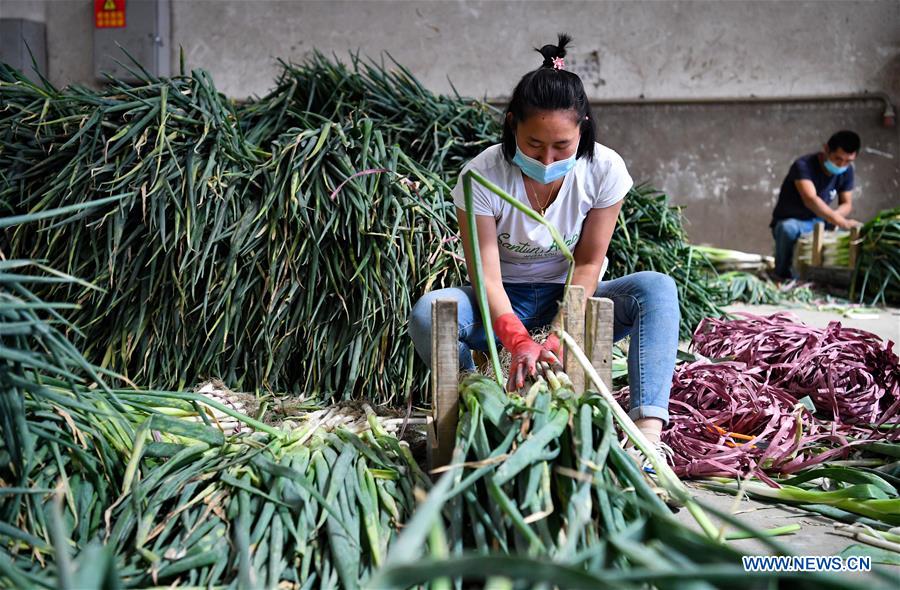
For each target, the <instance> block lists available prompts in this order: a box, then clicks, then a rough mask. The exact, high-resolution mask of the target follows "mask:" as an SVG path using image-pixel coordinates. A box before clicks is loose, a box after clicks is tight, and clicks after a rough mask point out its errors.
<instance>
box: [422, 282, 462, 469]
mask: <svg viewBox="0 0 900 590" xmlns="http://www.w3.org/2000/svg"><path fill="white" fill-rule="evenodd" d="M456 314H457V309H456V301H453V300H438V301H435V302H434V303H433V304H432V306H431V395H432V411H433V416H434V422H433V426H434V433H433V436H434V441H433V442H432V445H430V447H431V460H430V466H429V467H430V468H431V469H434V468H435V467H442V466H444V465H447V464H448V463H450V459H451V457H452V455H453V447H454V446H455V444H456V425H457V422H458V420H459V327H458V323H457V315H456Z"/></svg>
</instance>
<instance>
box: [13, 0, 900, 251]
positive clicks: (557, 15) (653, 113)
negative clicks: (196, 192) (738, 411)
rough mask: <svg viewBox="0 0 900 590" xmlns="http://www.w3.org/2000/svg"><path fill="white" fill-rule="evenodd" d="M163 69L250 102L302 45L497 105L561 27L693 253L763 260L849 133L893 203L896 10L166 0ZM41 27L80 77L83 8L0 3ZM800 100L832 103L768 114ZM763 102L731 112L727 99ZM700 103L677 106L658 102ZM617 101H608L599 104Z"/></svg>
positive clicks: (869, 208) (55, 52)
mask: <svg viewBox="0 0 900 590" xmlns="http://www.w3.org/2000/svg"><path fill="white" fill-rule="evenodd" d="M171 11H172V39H171V41H172V43H171V47H172V60H173V61H172V65H173V71H177V60H178V48H179V46H180V47H183V48H184V52H185V57H186V62H187V65H188V67H202V68H205V69H207V70H209V71H210V72H211V74H212V75H213V79H214V80H215V81H216V83H217V85H218V86H219V88H220V89H221V90H222V91H223V92H225V93H226V94H228V95H230V96H233V97H235V98H243V97H247V96H251V95H258V94H262V93H265V92H266V90H267V89H268V88H269V87H270V85H271V83H272V80H273V78H274V76H275V73H276V71H277V66H276V63H275V58H276V57H282V58H287V59H293V60H300V59H302V58H303V56H304V55H306V54H307V52H309V51H310V50H311V49H313V48H318V49H320V50H322V51H324V52H326V53H330V52H332V51H333V52H335V53H337V54H338V55H339V56H344V55H346V54H347V51H348V50H356V49H359V50H361V51H362V52H363V53H364V54H368V55H373V56H377V55H378V54H379V53H380V52H381V51H385V50H386V51H389V52H390V53H391V54H392V55H393V56H394V57H396V58H397V59H398V61H400V62H401V63H403V64H404V65H406V66H408V67H409V68H410V69H411V70H412V71H413V73H415V74H416V75H417V76H418V77H419V78H420V79H421V80H422V81H423V82H424V83H425V84H426V85H427V86H428V87H430V88H432V89H434V90H436V91H439V92H444V91H448V90H449V89H450V84H449V82H448V78H449V80H452V81H453V84H454V85H455V86H456V88H457V89H458V90H459V91H460V92H461V93H463V94H467V95H472V96H478V97H487V98H489V99H493V100H501V101H502V100H503V99H504V98H505V97H506V96H507V95H508V94H509V92H510V90H511V88H512V86H513V85H514V84H515V82H516V80H517V79H518V77H519V76H520V75H521V74H522V73H524V72H525V71H527V70H529V69H532V68H534V67H535V66H536V65H538V60H537V59H536V58H538V56H537V54H536V53H534V52H533V51H532V50H531V48H532V47H534V46H537V45H541V44H543V43H546V42H548V41H551V40H553V33H554V32H555V31H557V30H565V31H568V32H569V33H571V34H572V35H573V37H574V38H575V42H576V44H575V46H574V47H573V49H572V51H571V53H570V56H569V58H567V63H568V64H569V66H570V69H573V70H575V71H576V72H578V73H579V74H580V75H581V76H582V78H583V79H584V81H585V86H586V88H587V90H588V92H589V94H590V96H591V98H592V100H595V101H598V102H601V103H606V104H602V105H601V107H600V126H601V132H602V138H603V139H602V141H604V142H605V143H607V144H608V145H610V146H611V147H613V148H614V149H616V150H618V151H619V152H620V153H621V154H622V155H623V157H624V158H625V160H626V162H628V164H629V166H630V167H631V169H632V171H633V175H634V176H635V177H636V178H638V179H641V180H645V181H649V182H651V183H653V184H655V185H657V186H660V187H661V188H663V189H664V190H666V191H667V192H668V193H670V194H671V196H672V197H673V199H674V201H675V202H676V203H679V204H687V205H688V208H687V215H688V217H689V219H690V220H691V225H690V233H691V236H692V238H693V239H694V240H696V241H700V242H710V243H713V244H716V245H721V246H726V247H735V248H742V249H748V250H758V251H767V250H768V248H769V241H770V238H769V234H768V228H767V223H768V217H769V214H770V211H771V206H772V203H773V198H774V196H773V191H775V190H777V188H778V186H779V185H780V182H781V178H782V177H783V175H784V173H785V172H786V171H787V169H788V167H789V165H790V163H791V161H792V160H793V158H795V157H797V156H799V155H801V154H803V153H807V152H810V151H814V150H815V149H817V147H818V146H819V145H821V143H822V142H823V141H824V140H825V139H826V138H827V136H828V135H829V134H830V133H831V132H832V131H834V130H836V129H838V128H841V127H845V126H847V127H852V128H855V129H857V130H858V131H859V132H860V133H861V135H862V136H863V141H864V145H865V146H866V147H867V148H869V151H864V152H863V153H862V154H860V157H859V159H858V178H859V186H860V189H859V191H858V195H857V197H858V204H859V207H858V211H859V216H860V217H862V218H865V217H866V216H868V215H871V214H872V213H874V212H875V211H877V210H879V209H881V208H884V207H887V206H889V205H893V204H898V202H900V198H898V197H900V190H898V186H897V179H898V177H900V174H898V172H900V168H898V167H900V135H898V134H900V132H898V128H896V127H895V128H893V129H885V128H884V127H882V126H881V124H880V120H881V113H882V111H883V105H882V104H881V103H879V102H877V101H859V100H853V101H848V100H844V99H843V98H842V97H843V96H844V95H848V94H859V93H879V92H884V93H887V96H888V97H889V98H890V99H891V101H892V102H893V103H894V104H895V105H898V104H900V0H872V1H850V0H847V1H841V2H828V1H815V2H792V1H781V2H774V1H733V2H732V1H702V2H701V1H674V0H673V1H666V2H637V1H622V2H602V1H598V2H571V1H566V0H555V1H553V2H547V1H538V2H525V1H519V2H510V1H494V2H470V1H443V2H424V1H417V2H404V1H382V0H371V1H355V2H347V1H339V0H336V1H330V2H324V1H303V0H295V1H289V0H282V1H269V0H255V1H228V0H172V5H171ZM25 13H27V14H28V16H25V17H26V18H33V19H37V20H40V19H43V20H44V21H45V22H46V24H47V39H48V61H49V75H50V78H51V80H52V81H54V83H57V84H60V85H64V84H69V83H73V82H77V83H87V84H91V83H94V82H93V80H92V61H91V60H92V55H91V54H92V37H91V35H92V26H93V24H92V23H93V16H92V2H91V0H57V1H46V0H33V1H31V2H23V1H20V0H16V1H13V0H0V16H2V17H4V18H6V17H23V14H25ZM804 96H814V97H818V98H826V99H827V98H829V97H832V98H833V100H826V101H817V102H808V103H796V102H791V101H785V100H781V99H784V98H792V97H793V98H797V97H804ZM754 97H759V98H763V99H767V100H765V101H763V102H758V103H754V102H745V103H739V102H733V101H734V99H747V100H750V99H752V98H754ZM684 99H688V100H697V99H702V100H706V101H707V102H706V103H702V104H688V105H683V104H677V103H673V102H672V101H673V100H684ZM609 103H615V104H609Z"/></svg>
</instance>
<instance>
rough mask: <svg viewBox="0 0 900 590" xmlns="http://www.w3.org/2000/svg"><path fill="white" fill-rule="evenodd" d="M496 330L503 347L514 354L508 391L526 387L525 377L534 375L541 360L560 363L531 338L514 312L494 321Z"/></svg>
mask: <svg viewBox="0 0 900 590" xmlns="http://www.w3.org/2000/svg"><path fill="white" fill-rule="evenodd" d="M494 332H496V334H497V337H498V338H500V342H502V343H503V347H504V348H505V349H506V350H508V351H509V353H510V354H511V355H512V361H511V362H510V364H509V379H508V380H507V382H506V389H507V391H516V390H518V389H522V388H523V387H525V377H526V376H529V375H534V374H535V371H536V369H537V363H538V362H539V361H545V362H548V363H551V364H559V360H558V359H557V358H556V355H554V354H553V353H552V352H550V351H548V350H544V348H543V347H542V346H541V345H540V344H538V343H536V342H535V341H534V340H532V339H531V335H529V334H528V330H526V329H525V326H524V325H523V324H522V321H521V320H519V318H518V317H516V314H514V313H506V314H503V315H502V316H500V317H498V318H497V319H496V320H495V321H494Z"/></svg>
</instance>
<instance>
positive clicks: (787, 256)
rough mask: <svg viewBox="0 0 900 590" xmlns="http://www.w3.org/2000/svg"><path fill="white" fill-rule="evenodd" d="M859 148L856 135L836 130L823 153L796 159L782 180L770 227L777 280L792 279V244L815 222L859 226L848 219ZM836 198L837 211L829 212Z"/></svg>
mask: <svg viewBox="0 0 900 590" xmlns="http://www.w3.org/2000/svg"><path fill="white" fill-rule="evenodd" d="M859 145H860V140H859V135H857V134H856V133H854V132H852V131H846V130H845V131H838V132H837V133H835V134H834V135H832V136H831V138H830V139H829V140H828V143H826V144H825V145H823V146H822V148H823V151H821V152H818V153H815V154H808V155H805V156H802V157H800V158H798V159H797V160H796V161H795V162H794V163H793V165H792V166H791V169H790V171H789V172H788V174H787V176H785V177H784V181H783V182H782V183H781V192H780V193H779V195H778V203H777V204H776V205H775V210H774V211H773V212H772V223H770V224H769V227H771V228H772V235H773V236H774V238H775V274H776V275H777V276H778V277H779V278H782V279H789V278H792V276H793V274H792V271H791V261H792V259H793V255H794V244H795V243H796V242H797V239H798V238H799V237H800V236H801V235H803V234H806V233H809V232H811V231H812V230H813V227H814V226H815V224H816V223H817V222H819V221H824V222H825V223H826V224H830V225H832V226H836V227H839V228H842V229H849V228H851V227H854V226H857V225H859V222H858V221H855V220H853V219H850V218H849V217H848V216H849V215H850V210H851V209H852V200H851V196H852V193H853V166H852V163H853V161H854V160H855V159H856V154H857V152H859ZM835 197H837V208H835V209H832V208H831V203H832V202H833V201H834V200H835Z"/></svg>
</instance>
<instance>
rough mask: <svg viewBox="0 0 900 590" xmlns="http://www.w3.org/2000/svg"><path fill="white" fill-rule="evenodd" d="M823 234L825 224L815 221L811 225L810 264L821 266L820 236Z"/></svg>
mask: <svg viewBox="0 0 900 590" xmlns="http://www.w3.org/2000/svg"><path fill="white" fill-rule="evenodd" d="M824 235H825V224H824V223H817V224H815V225H814V226H813V239H812V262H811V264H812V266H822V238H823V237H824Z"/></svg>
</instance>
